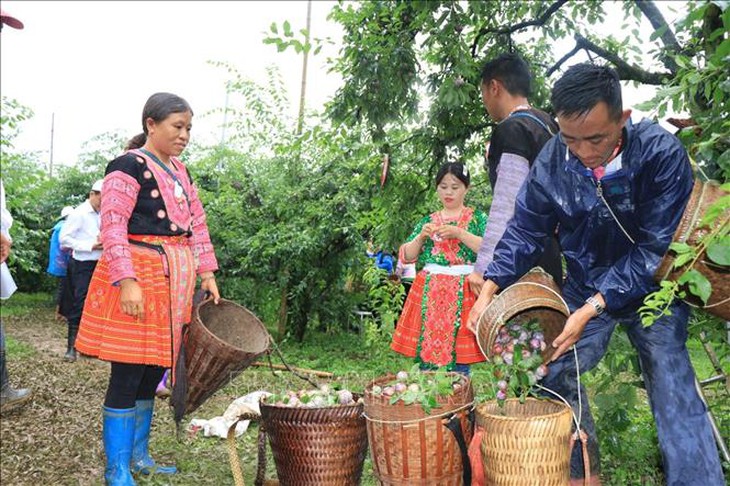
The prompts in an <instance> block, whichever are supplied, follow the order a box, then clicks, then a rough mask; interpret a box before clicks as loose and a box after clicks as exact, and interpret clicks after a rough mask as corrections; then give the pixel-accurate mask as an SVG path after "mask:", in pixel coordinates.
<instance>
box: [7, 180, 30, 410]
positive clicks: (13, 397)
mask: <svg viewBox="0 0 730 486" xmlns="http://www.w3.org/2000/svg"><path fill="white" fill-rule="evenodd" d="M12 224H13V217H12V216H11V215H10V212H9V211H8V209H7V205H6V204H5V188H4V187H3V181H2V180H0V297H2V299H7V298H8V297H10V296H11V295H12V294H13V292H15V289H16V288H17V287H16V286H15V281H14V280H13V277H12V276H11V275H10V271H9V270H8V266H7V264H6V263H5V260H7V258H8V256H9V255H10V245H12V243H13V240H12V239H11V238H10V233H9V230H10V226H12ZM32 395H33V393H32V392H31V390H29V389H27V388H18V389H15V388H13V387H12V386H10V379H9V377H8V367H7V364H6V361H5V329H4V328H3V324H2V321H0V412H5V411H6V410H8V409H9V408H10V407H11V406H12V407H16V406H17V405H20V404H22V403H25V402H26V401H27V400H28V399H30V397H31V396H32Z"/></svg>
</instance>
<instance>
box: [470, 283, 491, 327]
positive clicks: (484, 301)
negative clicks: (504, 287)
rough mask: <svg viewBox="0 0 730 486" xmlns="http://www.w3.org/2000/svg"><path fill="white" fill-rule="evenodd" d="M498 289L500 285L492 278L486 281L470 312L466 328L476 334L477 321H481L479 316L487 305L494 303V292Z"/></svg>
mask: <svg viewBox="0 0 730 486" xmlns="http://www.w3.org/2000/svg"><path fill="white" fill-rule="evenodd" d="M497 290H499V287H497V284H496V283H494V282H492V281H491V280H487V281H486V282H484V285H483V286H482V290H481V292H480V293H479V297H478V298H477V301H476V302H474V306H473V307H472V308H471V311H470V312H469V320H468V321H467V324H466V328H467V329H469V330H470V331H471V332H473V333H474V334H476V331H477V322H479V317H481V315H482V313H483V312H484V311H485V310H486V308H487V307H489V304H491V303H492V298H493V297H494V294H495V293H497Z"/></svg>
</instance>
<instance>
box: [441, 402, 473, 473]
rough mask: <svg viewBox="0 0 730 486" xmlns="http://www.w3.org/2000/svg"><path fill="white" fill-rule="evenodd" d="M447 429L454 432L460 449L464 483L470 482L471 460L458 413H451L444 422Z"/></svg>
mask: <svg viewBox="0 0 730 486" xmlns="http://www.w3.org/2000/svg"><path fill="white" fill-rule="evenodd" d="M444 425H445V426H446V428H447V429H449V430H450V431H451V433H452V434H454V438H455V439H456V443H457V444H459V450H460V451H461V465H462V468H463V473H462V477H463V479H464V484H471V462H469V449H468V448H467V446H466V440H464V433H463V432H462V430H461V420H459V415H457V414H455V413H454V414H451V416H450V417H448V418H447V419H446V422H445V423H444Z"/></svg>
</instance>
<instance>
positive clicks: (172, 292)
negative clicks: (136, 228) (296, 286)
mask: <svg viewBox="0 0 730 486" xmlns="http://www.w3.org/2000/svg"><path fill="white" fill-rule="evenodd" d="M130 238H131V237H130ZM137 239H139V240H142V241H146V242H148V243H154V244H157V245H158V246H160V247H161V248H162V249H163V250H164V252H163V253H160V252H159V251H157V250H155V249H152V248H148V247H142V246H138V245H135V244H130V251H131V254H132V264H133V267H134V271H135V274H136V277H137V283H138V284H139V285H140V287H141V288H142V294H143V297H144V314H143V316H142V318H135V317H132V316H129V315H127V314H125V313H124V312H123V311H122V308H121V304H120V298H121V287H119V286H115V285H113V283H114V282H112V280H111V278H110V275H109V264H108V263H107V262H106V259H105V258H104V257H103V255H102V258H101V259H100V260H99V263H98V264H97V266H96V270H95V271H94V275H93V277H92V279H91V283H90V284H89V292H88V294H87V297H86V302H85V304H84V311H83V314H82V316H81V324H80V327H79V333H78V336H77V338H76V349H77V350H78V351H79V352H80V353H82V354H84V355H88V356H93V357H96V358H99V359H101V360H104V361H113V362H118V363H129V364H146V365H157V366H163V367H165V368H170V367H172V364H173V359H174V357H175V356H177V352H178V351H179V347H180V334H181V329H182V325H183V324H184V323H188V322H190V316H191V310H192V296H193V291H194V288H195V264H194V259H193V254H192V250H191V248H190V245H189V244H188V243H187V239H184V238H164V237H154V236H145V237H138V238H137Z"/></svg>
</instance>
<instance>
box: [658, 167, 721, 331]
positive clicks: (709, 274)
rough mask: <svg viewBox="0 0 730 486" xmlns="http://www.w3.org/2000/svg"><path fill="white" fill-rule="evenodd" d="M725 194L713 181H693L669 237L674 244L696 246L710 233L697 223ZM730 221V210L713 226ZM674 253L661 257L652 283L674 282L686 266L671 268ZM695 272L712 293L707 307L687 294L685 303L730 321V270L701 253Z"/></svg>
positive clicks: (708, 229) (718, 218)
mask: <svg viewBox="0 0 730 486" xmlns="http://www.w3.org/2000/svg"><path fill="white" fill-rule="evenodd" d="M727 195H728V193H727V192H725V191H723V190H722V189H721V188H720V186H718V185H717V184H715V183H713V182H703V181H700V180H697V181H695V185H694V187H693V189H692V193H691V194H690V197H689V201H688V202H687V207H686V208H685V210H684V213H682V219H681V220H680V221H679V226H677V230H676V231H675V232H674V237H673V238H672V242H673V243H687V244H688V245H690V246H695V245H696V244H697V243H698V241H700V240H701V239H702V237H704V236H706V235H707V234H708V233H710V230H711V229H710V228H707V227H700V226H699V223H700V221H701V220H702V218H703V217H704V215H705V214H706V213H707V208H708V207H709V206H711V205H712V204H714V203H715V202H716V201H717V200H718V199H720V198H721V197H724V196H727ZM728 221H730V211H728V210H725V212H724V213H722V214H720V215H719V216H718V217H717V220H716V221H715V227H719V226H721V225H727V224H728ZM674 260H675V253H674V252H673V251H671V250H670V251H667V253H666V255H664V258H663V259H662V261H661V262H660V263H659V268H658V269H657V271H656V273H655V274H654V280H656V281H657V282H660V281H662V280H677V278H679V276H680V275H682V273H684V271H685V270H687V266H688V265H689V263H687V264H686V265H684V266H683V267H680V268H678V269H676V270H675V269H672V265H673V264H674ZM692 268H693V269H694V270H697V271H698V272H700V273H701V274H702V275H703V276H704V277H705V278H706V279H707V280H708V281H709V282H710V284H711V285H712V294H711V295H710V298H709V299H708V300H707V305H705V306H703V305H702V302H701V301H700V300H699V299H698V298H696V297H694V296H692V295H688V296H687V297H686V298H685V300H686V301H687V302H689V303H690V304H692V305H695V306H700V307H703V308H704V309H705V310H706V311H707V312H709V313H710V314H714V315H716V316H718V317H721V318H722V319H724V320H730V268H728V267H722V266H720V265H717V264H715V263H713V262H711V261H710V260H709V259H708V258H707V253H706V252H705V253H702V255H700V258H698V259H697V262H696V263H695V264H694V265H693V266H692Z"/></svg>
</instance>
